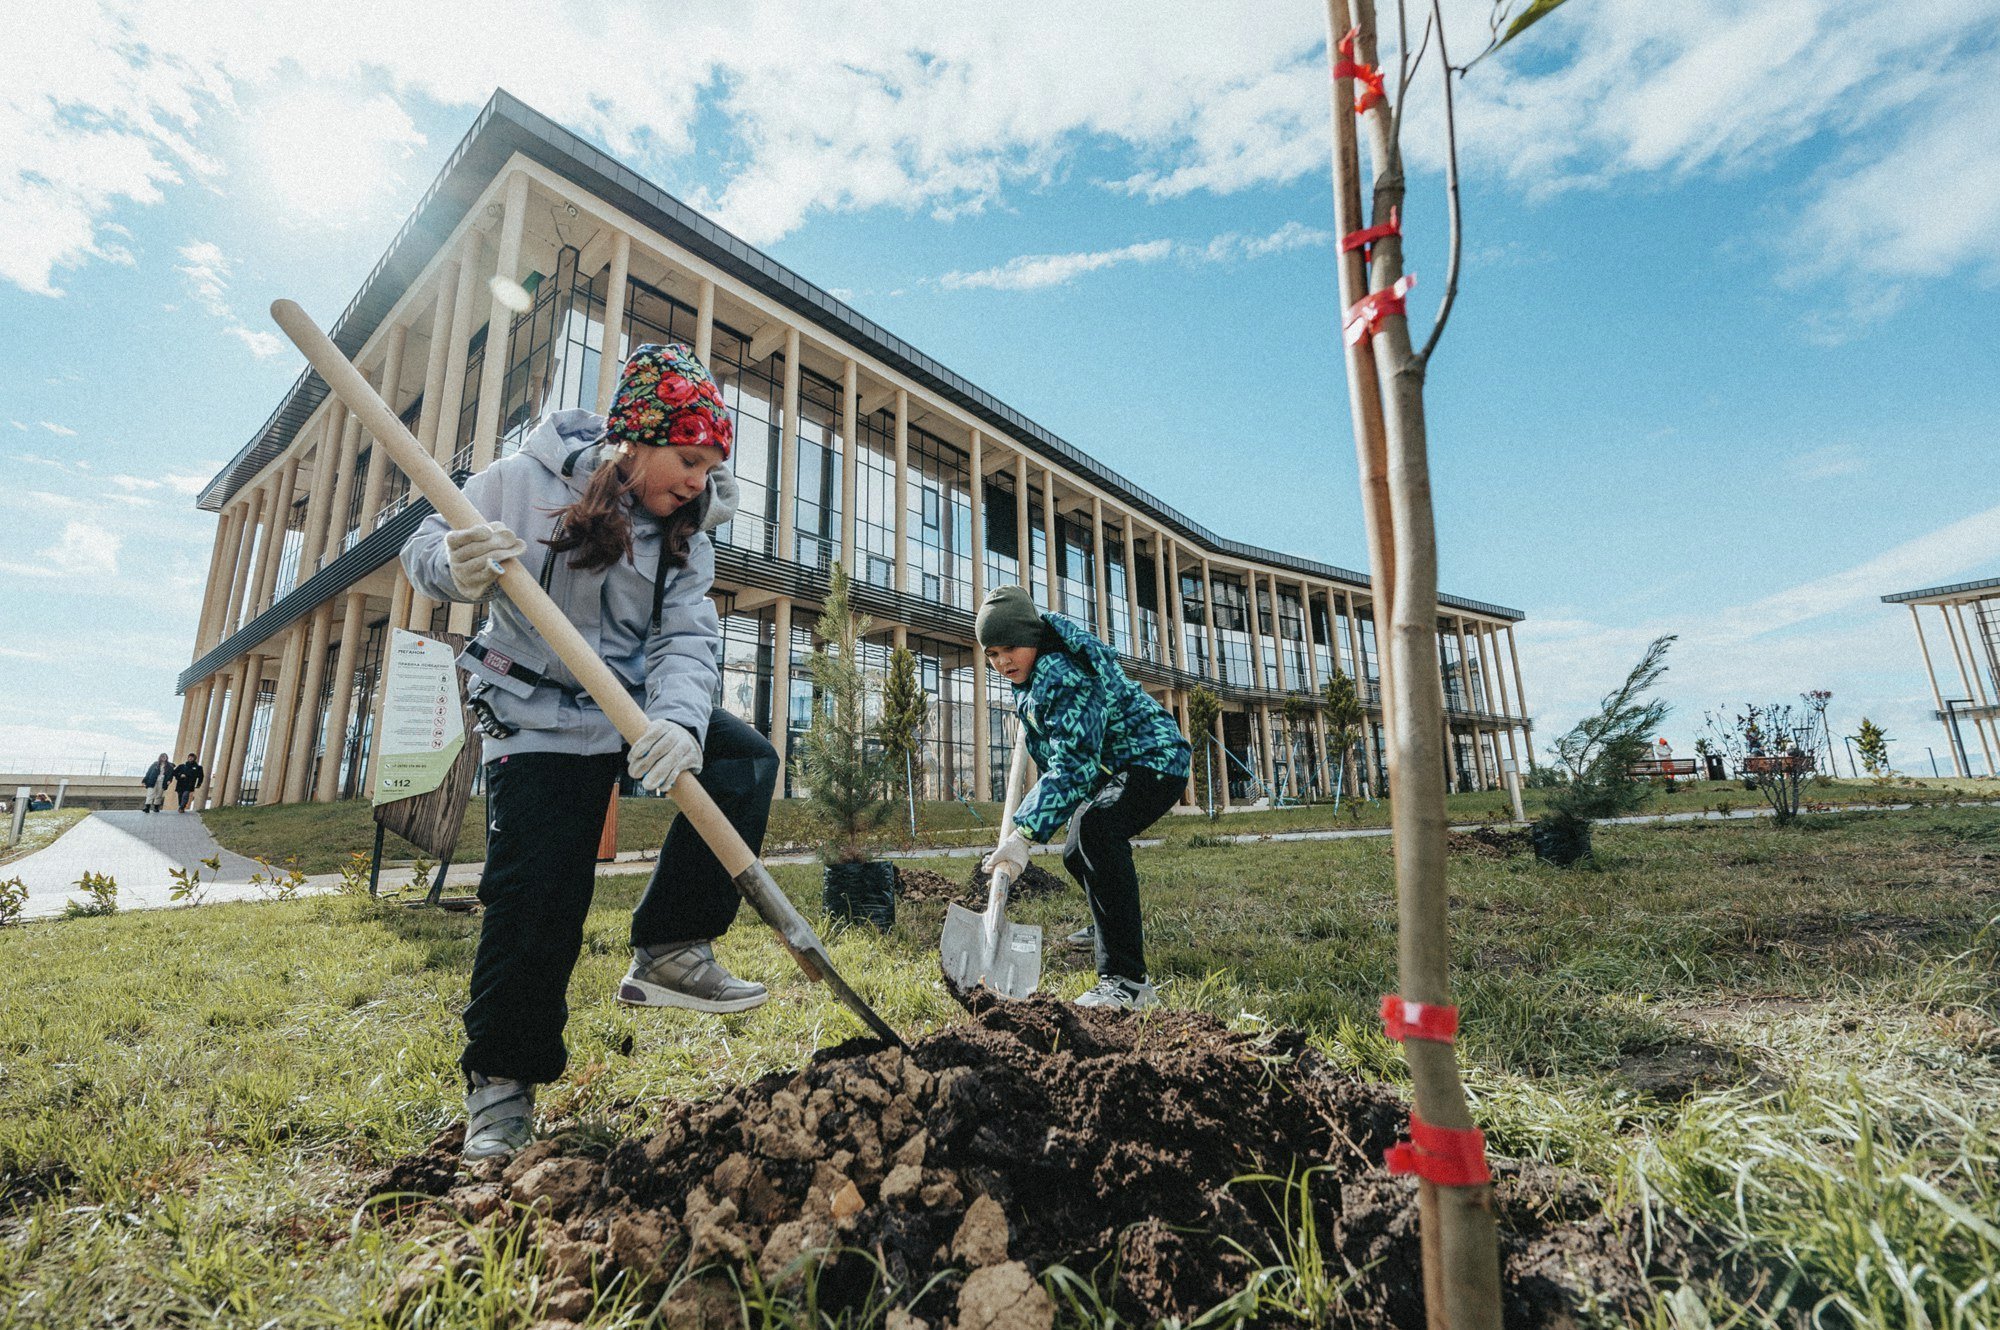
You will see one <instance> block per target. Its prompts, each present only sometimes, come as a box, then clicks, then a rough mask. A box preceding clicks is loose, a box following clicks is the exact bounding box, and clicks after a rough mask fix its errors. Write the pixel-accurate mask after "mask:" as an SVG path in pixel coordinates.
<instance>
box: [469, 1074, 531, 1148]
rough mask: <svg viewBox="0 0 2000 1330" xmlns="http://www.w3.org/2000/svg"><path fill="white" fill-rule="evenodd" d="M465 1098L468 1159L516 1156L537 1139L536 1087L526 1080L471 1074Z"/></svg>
mask: <svg viewBox="0 0 2000 1330" xmlns="http://www.w3.org/2000/svg"><path fill="white" fill-rule="evenodd" d="M471 1077H472V1089H471V1090H470V1091H469V1092H468V1093H467V1094H466V1096H465V1157H466V1158H467V1159H493V1158H497V1157H502V1156H506V1155H510V1154H513V1153H514V1152H515V1151H516V1150H519V1149H520V1148H521V1147H522V1146H524V1145H526V1144H527V1143H528V1142H529V1141H532V1140H533V1139H535V1087H534V1086H533V1085H531V1084H529V1083H528V1082H527V1081H510V1080H506V1079H504V1078H500V1077H488V1076H482V1075H480V1074H479V1073H478V1072H476V1071H475V1072H473V1073H471Z"/></svg>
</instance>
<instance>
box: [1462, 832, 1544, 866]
mask: <svg viewBox="0 0 2000 1330" xmlns="http://www.w3.org/2000/svg"><path fill="white" fill-rule="evenodd" d="M1445 848H1446V849H1447V850H1449V851H1450V852H1451V853H1453V854H1476V855H1478V856H1480V857H1481V858H1484V859H1511V858H1513V857H1514V856H1515V855H1517V854H1533V853H1534V852H1535V842H1534V840H1533V839H1532V838H1531V837H1530V836H1529V834H1528V829H1527V828H1526V827H1474V828H1473V829H1472V830H1470V831H1448V832H1446V833H1445Z"/></svg>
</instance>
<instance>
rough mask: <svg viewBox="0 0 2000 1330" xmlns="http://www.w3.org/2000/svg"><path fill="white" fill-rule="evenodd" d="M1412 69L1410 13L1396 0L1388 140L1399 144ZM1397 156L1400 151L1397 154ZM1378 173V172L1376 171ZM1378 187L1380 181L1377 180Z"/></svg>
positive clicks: (1401, 0) (1403, 2)
mask: <svg viewBox="0 0 2000 1330" xmlns="http://www.w3.org/2000/svg"><path fill="white" fill-rule="evenodd" d="M1375 58H1376V60H1377V61H1380V60H1381V58H1382V56H1381V43H1380V40H1379V39H1378V40H1377V43H1376V56H1375ZM1413 76H1414V70H1413V68H1412V66H1411V64H1410V13H1409V9H1408V7H1407V5H1406V0H1396V104H1395V105H1394V106H1391V107H1390V108H1389V142H1390V144H1391V145H1400V144H1401V143H1402V141H1403V94H1404V93H1406V92H1408V91H1409V89H1410V79H1411V78H1412V77H1413ZM1397 155H1398V156H1399V157H1400V156H1401V154H1400V153H1398V154H1397ZM1399 173H1400V171H1399ZM1377 175H1378V176H1379V175H1380V172H1377ZM1377 186H1378V188H1379V186H1380V182H1379V180H1378V181H1377Z"/></svg>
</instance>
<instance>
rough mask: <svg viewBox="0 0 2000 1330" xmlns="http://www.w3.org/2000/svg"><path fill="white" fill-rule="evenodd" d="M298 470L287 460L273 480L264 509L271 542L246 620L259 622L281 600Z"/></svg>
mask: <svg viewBox="0 0 2000 1330" xmlns="http://www.w3.org/2000/svg"><path fill="white" fill-rule="evenodd" d="M298 466H299V464H298V462H297V460H296V459H292V460H287V461H286V462H285V463H284V465H282V466H280V467H279V468H278V474H277V475H275V476H273V477H271V486H270V494H269V497H268V499H267V500H266V502H265V505H264V533H265V536H266V537H267V539H266V541H265V545H264V552H263V555H262V556H261V557H260V558H259V559H258V565H259V566H258V569H257V595H256V597H255V598H254V599H253V600H252V601H251V602H250V605H249V606H248V607H247V608H246V609H245V610H244V611H243V617H244V618H245V619H246V620H248V619H254V618H256V617H257V616H258V615H259V614H261V613H262V612H263V611H265V610H267V609H269V608H270V607H271V605H272V603H273V602H274V601H275V600H276V599H277V594H278V593H277V583H278V560H279V559H281V558H283V557H284V553H285V528H286V527H287V526H289V525H290V524H291V520H292V485H293V482H294V481H295V480H296V478H297V476H298Z"/></svg>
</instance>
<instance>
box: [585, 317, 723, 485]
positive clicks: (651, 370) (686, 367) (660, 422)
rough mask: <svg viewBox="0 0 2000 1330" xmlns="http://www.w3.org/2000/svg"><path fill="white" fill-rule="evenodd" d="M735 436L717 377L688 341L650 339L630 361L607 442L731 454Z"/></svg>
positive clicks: (607, 429)
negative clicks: (710, 449)
mask: <svg viewBox="0 0 2000 1330" xmlns="http://www.w3.org/2000/svg"><path fill="white" fill-rule="evenodd" d="M735 437H736V429H735V426H734V425H733V424H732V423H731V422H730V419H729V412H728V410H727V409H726V408H724V406H723V405H722V392H721V390H720V389H718V388H717V387H716V386H715V378H714V376H713V375H711V374H710V373H709V372H708V367H707V366H705V365H703V364H702V363H701V362H700V361H699V360H697V359H695V354H694V352H693V351H692V350H690V349H688V347H687V346H685V345H683V344H682V343H680V342H668V343H667V344H666V345H664V346H662V345H661V344H659V343H658V342H648V343H646V344H645V345H644V346H641V347H640V348H639V349H638V350H636V351H634V352H633V353H632V355H631V358H630V359H628V360H627V361H626V362H625V369H624V372H623V373H621V374H620V375H619V376H618V392H617V394H616V395H615V396H613V397H612V399H611V412H610V414H609V415H608V416H607V417H606V418H605V424H604V440H605V442H607V443H630V444H643V445H645V446H647V447H649V448H665V447H669V446H671V447H680V448H700V447H702V446H704V445H712V446H714V447H717V448H720V449H722V455H723V457H724V458H725V459H726V458H728V456H729V446H730V444H731V442H732V441H734V439H735Z"/></svg>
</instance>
